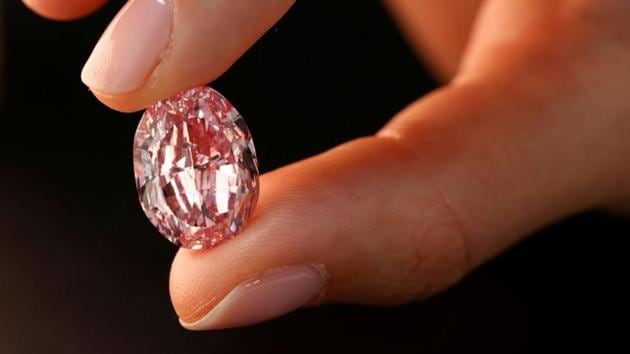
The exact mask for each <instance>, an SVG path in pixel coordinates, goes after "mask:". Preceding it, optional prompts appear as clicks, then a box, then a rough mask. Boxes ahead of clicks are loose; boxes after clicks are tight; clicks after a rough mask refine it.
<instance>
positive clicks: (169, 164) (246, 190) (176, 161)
mask: <svg viewBox="0 0 630 354" xmlns="http://www.w3.org/2000/svg"><path fill="white" fill-rule="evenodd" d="M133 155H134V157H133V162H134V172H135V177H136V186H137V188H138V195H139V198H140V203H141V204H142V208H143V210H144V212H145V214H146V215H147V216H148V218H149V219H150V220H151V222H152V223H153V225H155V226H156V227H157V229H158V230H159V231H160V233H162V234H163V235H164V236H165V237H166V238H167V239H169V240H170V241H171V242H173V243H175V244H176V245H178V246H181V247H185V248H191V249H203V248H209V247H213V246H215V245H217V244H219V243H220V242H222V241H224V240H226V239H229V238H232V237H234V236H235V235H236V234H237V233H238V232H239V231H240V230H241V229H242V228H243V226H244V225H245V224H246V223H247V220H248V219H249V217H250V216H251V214H252V212H253V210H254V207H255V204H256V200H257V197H258V161H257V159H256V152H255V150H254V143H253V141H252V137H251V134H250V132H249V129H248V128H247V126H246V125H245V121H244V120H243V117H241V115H240V114H239V113H238V112H237V111H236V109H234V107H233V106H232V104H230V102H228V101H227V100H226V99H225V98H224V97H223V96H221V94H219V93H218V92H217V91H215V90H213V89H211V88H209V87H199V88H194V89H191V90H188V91H185V92H182V93H179V94H177V95H175V96H173V97H172V98H170V99H167V100H163V101H160V102H158V103H156V104H155V105H153V106H151V107H149V108H148V109H147V110H146V111H145V112H144V115H143V116H142V119H141V121H140V123H139V125H138V129H137V130H136V135H135V138H134V154H133Z"/></svg>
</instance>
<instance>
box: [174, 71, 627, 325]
mask: <svg viewBox="0 0 630 354" xmlns="http://www.w3.org/2000/svg"><path fill="white" fill-rule="evenodd" d="M518 74H520V73H518ZM512 78H514V77H512ZM512 83H513V82H511V81H506V82H505V83H503V84H501V83H498V84H493V85H485V84H479V83H475V84H472V83H469V84H467V85H459V86H455V87H448V88H446V89H443V90H442V91H440V92H438V93H436V94H434V95H432V96H431V97H429V98H427V99H424V100H422V101H420V102H419V103H417V104H416V105H413V106H412V107H410V108H409V109H407V110H406V111H404V112H403V113H401V114H400V116H399V117H398V118H396V119H395V120H394V121H393V122H392V123H391V124H390V125H388V126H387V127H386V128H384V130H383V131H382V132H381V133H380V135H379V137H373V138H365V139H360V140H357V141H354V142H351V143H348V144H346V145H343V146H341V147H339V148H336V149H333V150H331V151H329V152H327V153H325V154H323V155H320V156H317V157H314V158H311V159H308V160H305V161H303V162H299V163H296V164H294V165H291V166H288V167H285V168H283V169H280V170H277V171H275V172H272V173H270V174H267V175H265V176H264V177H263V178H262V181H261V186H262V190H261V198H260V204H259V207H258V209H257V212H256V216H255V218H254V220H253V221H252V223H251V224H250V226H249V227H248V228H247V229H246V231H245V232H244V233H243V234H242V235H240V236H238V237H237V238H235V239H234V240H231V241H229V242H226V243H225V244H223V245H221V246H219V247H217V248H215V249H212V250H209V251H206V252H193V251H188V250H180V252H179V253H178V254H177V256H176V258H175V260H174V262H173V266H172V272H171V296H172V301H173V304H174V306H175V309H176V311H177V313H178V315H179V316H180V319H181V322H182V324H183V325H184V326H185V327H187V328H189V329H195V330H204V329H215V328H223V327H233V326H241V325H246V324H251V323H255V322H259V321H262V320H266V319H270V318H273V317H276V316H279V315H282V314H284V313H286V312H288V311H291V310H293V309H295V308H297V307H299V306H302V305H305V304H313V303H326V302H354V303H362V304H394V303H401V302H406V301H409V300H411V299H416V298H421V297H424V296H427V295H430V294H432V293H434V292H436V291H439V290H442V289H444V288H445V287H447V286H449V285H450V284H452V283H453V282H455V281H456V280H457V279H459V278H460V277H461V276H462V275H463V274H465V273H466V272H468V271H470V270H471V269H472V268H474V267H475V266H476V265H478V264H479V263H481V262H483V261H484V260H486V259H487V258H489V257H491V256H493V255H494V254H496V253H497V252H499V251H500V250H503V249H504V248H506V247H508V246H509V245H511V244H513V243H514V242H515V241H517V240H518V239H519V238H520V237H522V236H523V235H525V234H527V233H529V232H531V231H532V230H534V229H535V228H538V227H540V226H542V225H544V224H545V223H548V222H550V221H551V220H555V219H556V218H559V217H561V216H564V215H567V214H569V213H572V212H575V211H576V210H581V209H582V208H585V207H588V206H590V205H595V204H598V203H600V202H601V201H602V200H603V198H605V197H607V196H609V195H610V194H611V193H612V194H616V193H618V191H617V190H616V188H611V181H610V177H609V176H619V171H615V170H614V169H615V168H616V167H615V166H617V167H618V166H619V165H620V164H623V158H621V157H620V154H619V149H620V144H623V143H622V142H623V141H624V139H620V140H618V143H617V144H609V142H608V139H610V138H614V137H611V136H610V135H606V134H602V130H605V128H602V127H600V126H597V125H589V124H591V123H589V122H592V121H593V120H592V119H590V117H591V114H593V113H594V112H593V111H592V109H591V110H590V111H587V110H586V108H587V106H584V105H583V106H580V107H578V104H579V101H580V99H579V98H576V99H575V100H574V97H573V96H572V94H570V93H566V92H568V91H567V90H566V89H567V87H549V86H546V87H535V88H533V87H531V88H530V87H527V86H525V88H526V89H524V90H522V91H518V90H514V89H511V91H510V95H506V94H505V93H506V92H507V90H510V87H511V86H510V84H512ZM550 90H553V92H552V91H550ZM556 90H557V91H556ZM550 97H555V98H554V99H551V98H550ZM576 124H577V128H575V127H576ZM572 127H573V128H572ZM570 128H571V129H572V138H571V139H567V138H566V134H567V133H566V132H567V129H570ZM621 135H622V134H621ZM602 136H603V137H604V138H603V139H602ZM603 140H606V141H603ZM625 144H626V145H628V144H627V143H625ZM579 149H583V150H584V151H589V152H590V153H589V154H576V153H575V151H578V150H579ZM626 149H627V148H626ZM560 171H561V172H560ZM627 175H628V174H626V176H627ZM594 181H596V182H597V183H593V182H594ZM613 189H615V190H614V191H613Z"/></svg>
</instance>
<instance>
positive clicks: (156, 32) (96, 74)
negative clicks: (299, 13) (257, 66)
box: [81, 0, 293, 111]
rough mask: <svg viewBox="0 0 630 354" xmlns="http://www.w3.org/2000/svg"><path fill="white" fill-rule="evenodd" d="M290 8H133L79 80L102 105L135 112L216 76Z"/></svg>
mask: <svg viewBox="0 0 630 354" xmlns="http://www.w3.org/2000/svg"><path fill="white" fill-rule="evenodd" d="M292 3H293V0H269V1H258V0H238V1H234V0H215V1H205V0H131V1H129V2H128V3H127V4H126V5H125V6H124V7H123V9H122V10H121V11H120V12H119V14H118V15H117V16H116V18H115V19H114V20H113V21H112V23H111V24H110V25H109V27H108V28H107V30H106V31H105V33H104V34H103V36H102V37H101V39H100V41H99V42H98V44H97V45H96V47H95V48H94V51H93V53H92V55H91V56H90V58H89V59H88V61H87V63H86V64H85V67H84V68H83V72H82V74H81V78H82V80H83V82H84V83H85V84H86V85H87V86H88V87H89V88H90V89H91V90H92V92H94V94H95V95H96V97H97V98H98V99H100V100H101V101H102V102H103V103H105V104H106V105H108V106H110V107H112V108H114V109H117V110H121V111H135V110H139V109H142V108H144V107H146V106H148V105H149V104H152V103H154V102H156V101H158V100H159V99H162V98H165V97H168V96H171V95H172V94H173V93H175V92H179V91H181V90H183V89H186V88H189V87H192V86H197V85H200V84H205V83H207V82H209V81H212V80H213V79H215V78H216V77H217V76H219V75H220V74H222V73H223V72H224V71H225V70H226V69H227V68H228V67H229V66H230V65H232V64H233V63H234V61H236V59H238V58H239V57H240V56H241V55H242V54H243V52H245V50H247V48H249V47H250V46H251V45H252V44H253V43H254V42H255V41H256V40H257V39H258V38H260V36H262V34H263V33H264V32H265V31H267V29H269V27H271V26H272V25H273V24H274V23H275V22H276V21H277V20H278V19H279V18H280V17H281V16H282V15H283V14H284V13H285V12H286V11H287V10H288V9H289V7H290V6H291V4H292Z"/></svg>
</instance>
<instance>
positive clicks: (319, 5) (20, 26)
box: [0, 0, 630, 354]
mask: <svg viewBox="0 0 630 354" xmlns="http://www.w3.org/2000/svg"><path fill="white" fill-rule="evenodd" d="M120 5H121V2H120V1H114V2H112V3H110V4H109V5H107V6H106V8H104V9H103V10H102V11H100V12H99V13H98V14H97V15H94V16H91V17H89V18H86V19H83V20H80V21H75V22H70V23H52V22H48V21H46V20H43V19H41V18H38V17H37V16H35V15H33V14H31V13H30V12H29V11H28V10H26V9H25V8H24V7H23V6H22V5H21V3H20V2H19V1H17V0H15V1H2V2H1V3H0V6H3V7H4V10H5V11H4V12H5V18H4V19H3V20H2V21H1V22H0V24H1V25H2V27H3V28H4V32H5V38H4V55H5V58H4V68H3V69H2V70H3V71H4V72H3V73H2V75H0V77H3V78H4V83H3V87H4V89H3V90H0V91H1V92H2V94H3V98H2V100H1V101H3V104H2V107H1V108H0V354H4V353H10V354H13V353H66V354H74V353H156V354H157V353H241V352H256V353H266V352H269V353H284V352H286V353H298V352H305V353H326V352H342V351H343V352H350V353H380V352H396V353H398V352H401V353H404V352H413V353H451V352H452V353H462V352H466V353H467V352H471V353H472V352H475V353H476V352H486V353H488V352H490V353H494V352H496V353H505V352H516V353H525V352H538V351H541V350H550V349H555V350H561V351H577V350H578V349H584V348H590V349H593V350H597V351H599V350H605V349H606V348H608V347H610V348H612V347H614V346H617V347H618V346H622V347H621V348H619V347H618V348H617V351H620V352H623V351H624V349H623V348H625V350H627V349H628V343H627V341H626V339H627V335H628V326H627V322H626V321H627V311H626V301H627V298H628V297H627V295H628V293H627V291H624V290H623V289H624V287H625V285H626V284H625V282H626V281H627V280H628V272H627V269H628V257H627V245H628V242H627V238H628V233H629V232H630V223H629V222H628V221H624V220H622V219H616V218H614V217H612V216H605V215H602V214H594V213H591V214H586V215H581V216H577V217H574V218H572V219H571V220H568V221H564V222H562V223H560V224H558V225H555V226H552V227H549V228H548V229H546V230H544V231H542V232H540V233H539V234H538V235H535V236H534V237H532V238H530V239H529V240H528V241H526V242H525V243H523V244H521V245H519V246H517V247H515V248H514V249H512V250H511V251H509V252H508V253H506V254H504V255H503V256H501V257H499V258H498V259H496V260H494V261H492V262H490V263H489V264H487V265H485V266H483V267H481V268H480V269H478V270H477V271H475V272H474V273H473V274H471V275H470V276H469V277H467V278H466V279H465V280H464V281H463V282H462V283H461V284H459V285H458V286H456V287H454V288H453V289H451V290H449V291H447V292H445V293H444V294H442V295H440V296H437V297H434V298H432V299H430V300H428V301H425V302H423V303H417V304H410V305H406V306H400V307H392V308H369V307H358V306H348V305H344V306H341V305H336V306H325V307H322V308H316V309H307V310H301V311H298V312H297V313H294V314H292V315H289V316H287V317H284V318H282V319H279V320H276V321H272V322H270V323H265V324H262V325H258V326H254V327H249V328H244V329H235V330H225V331H219V332H210V333H194V332H188V331H186V330H184V329H181V328H180V327H179V324H178V323H177V317H176V316H175V314H174V312H173V310H172V308H171V305H170V301H169V297H168V287H167V282H168V272H169V266H170V261H171V259H172V257H173V255H174V253H175V251H176V250H175V248H174V247H172V245H170V244H169V243H168V242H166V241H165V240H163V239H161V237H160V236H158V235H157V233H156V231H155V230H154V229H153V227H152V226H151V225H150V224H149V222H148V221H147V220H146V219H145V217H144V215H143V213H142V211H141V210H140V207H139V205H138V203H137V200H136V192H135V187H134V183H133V178H132V174H133V173H132V165H131V151H130V149H131V142H132V137H133V133H134V129H135V125H136V123H137V121H138V118H139V114H132V115H127V114H122V113H118V112H114V111H111V110H109V109H107V108H105V107H104V106H102V105H100V104H99V103H98V102H97V101H96V99H94V98H93V97H92V96H91V94H90V93H89V92H88V90H87V89H86V88H85V87H84V86H83V85H82V84H81V83H80V81H79V73H80V70H81V67H82V65H83V63H84V61H85V60H86V59H87V57H88V55H89V52H90V50H91V48H92V47H93V45H94V44H95V42H96V40H97V39H98V36H99V35H100V33H101V31H102V30H103V29H104V27H105V26H106V24H107V22H108V19H110V18H111V17H112V16H113V15H114V14H115V12H116V10H117V9H118V8H119V7H120ZM0 32H1V31H0ZM200 47H203V44H202V43H201V44H200ZM0 52H2V51H0ZM213 86H214V87H215V88H217V89H218V90H219V91H220V92H222V93H223V94H225V96H226V97H228V98H229V99H230V100H231V101H232V102H233V103H234V105H235V106H236V107H237V108H238V109H239V111H241V113H242V114H243V115H244V116H245V117H246V119H247V122H248V124H249V125H250V128H251V130H252V131H253V134H254V136H255V137H256V143H257V150H258V153H259V157H260V160H261V162H262V169H263V170H264V171H267V170H270V169H273V168H275V167H278V166H281V165H284V164H286V163H289V162H292V161H295V160H298V159H301V158H304V157H306V156H309V155H312V154H314V153H317V152H320V151H323V150H325V149H327V148H329V147H332V146H334V145H335V144H337V143H340V142H342V141H345V140H347V139H350V138H354V137H358V136H362V135H366V134H371V133H373V132H375V131H376V129H378V127H379V126H381V125H382V124H383V123H384V122H386V121H387V119H388V118H389V117H391V116H392V114H394V113H395V112H396V111H398V110H399V109H401V108H402V107H404V105H406V104H407V103H409V102H411V101H412V100H413V99H414V98H416V97H418V96H421V95H422V94H424V93H426V92H428V91H429V90H430V89H432V88H434V87H435V83H434V82H433V81H432V79H431V78H430V77H429V75H428V74H427V73H426V72H425V71H424V69H423V68H422V67H421V66H420V65H419V64H418V63H417V61H416V59H415V58H414V57H413V55H412V53H411V51H410V50H409V49H408V48H407V47H406V46H405V44H404V42H403V40H402V38H401V37H400V36H399V34H398V33H397V31H396V28H395V27H394V25H393V23H392V21H391V19H390V18H389V17H388V16H387V14H386V12H385V11H384V9H383V8H382V6H381V5H380V4H379V3H378V2H375V1H360V2H359V1H334V0H328V1H323V0H318V1H314V0H313V1H298V2H297V4H296V6H295V7H294V8H293V9H292V10H291V12H290V13H289V14H288V16H287V17H286V18H285V19H283V20H282V21H281V22H280V23H279V24H278V25H277V26H275V27H274V28H273V29H272V30H271V31H270V32H269V33H268V34H267V35H266V36H265V37H264V38H263V39H262V40H261V41H260V42H259V43H258V44H257V45H256V46H255V47H254V48H253V49H252V50H250V51H249V52H248V53H247V54H246V55H245V56H244V57H243V58H242V59H241V60H240V61H239V62H238V63H237V64H236V65H235V66H234V67H233V68H232V69H231V70H230V71H229V72H228V73H227V74H225V75H224V76H223V77H221V78H220V79H219V80H218V81H216V82H215V83H213ZM541 198H544V196H541Z"/></svg>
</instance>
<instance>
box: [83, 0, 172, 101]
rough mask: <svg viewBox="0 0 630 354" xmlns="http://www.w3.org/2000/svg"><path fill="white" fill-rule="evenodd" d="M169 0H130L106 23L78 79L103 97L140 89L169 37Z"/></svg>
mask: <svg viewBox="0 0 630 354" xmlns="http://www.w3.org/2000/svg"><path fill="white" fill-rule="evenodd" d="M169 1H170V0H130V1H128V2H127V4H126V5H125V6H124V7H123V8H122V9H121V10H120V12H119V13H118V15H116V17H115V18H114V20H113V21H112V22H111V23H110V25H109V27H107V29H106V30H105V32H104V33H103V36H102V37H101V39H100V40H99V41H98V43H97V44H96V47H94V51H92V55H90V58H89V59H88V61H87V63H85V66H84V67H83V71H82V72H81V80H83V83H85V84H86V85H87V86H89V87H90V88H92V89H94V90H98V91H100V92H103V93H107V94H122V93H128V92H132V91H134V90H137V89H139V88H141V87H142V86H143V85H144V83H145V82H146V81H147V79H148V78H149V76H150V75H151V72H152V71H153V69H154V68H155V67H156V66H157V64H158V63H159V62H160V58H161V56H162V53H163V52H164V50H165V49H166V47H167V46H168V42H169V39H170V37H171V26H172V18H173V15H172V9H171V5H170V4H169Z"/></svg>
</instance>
